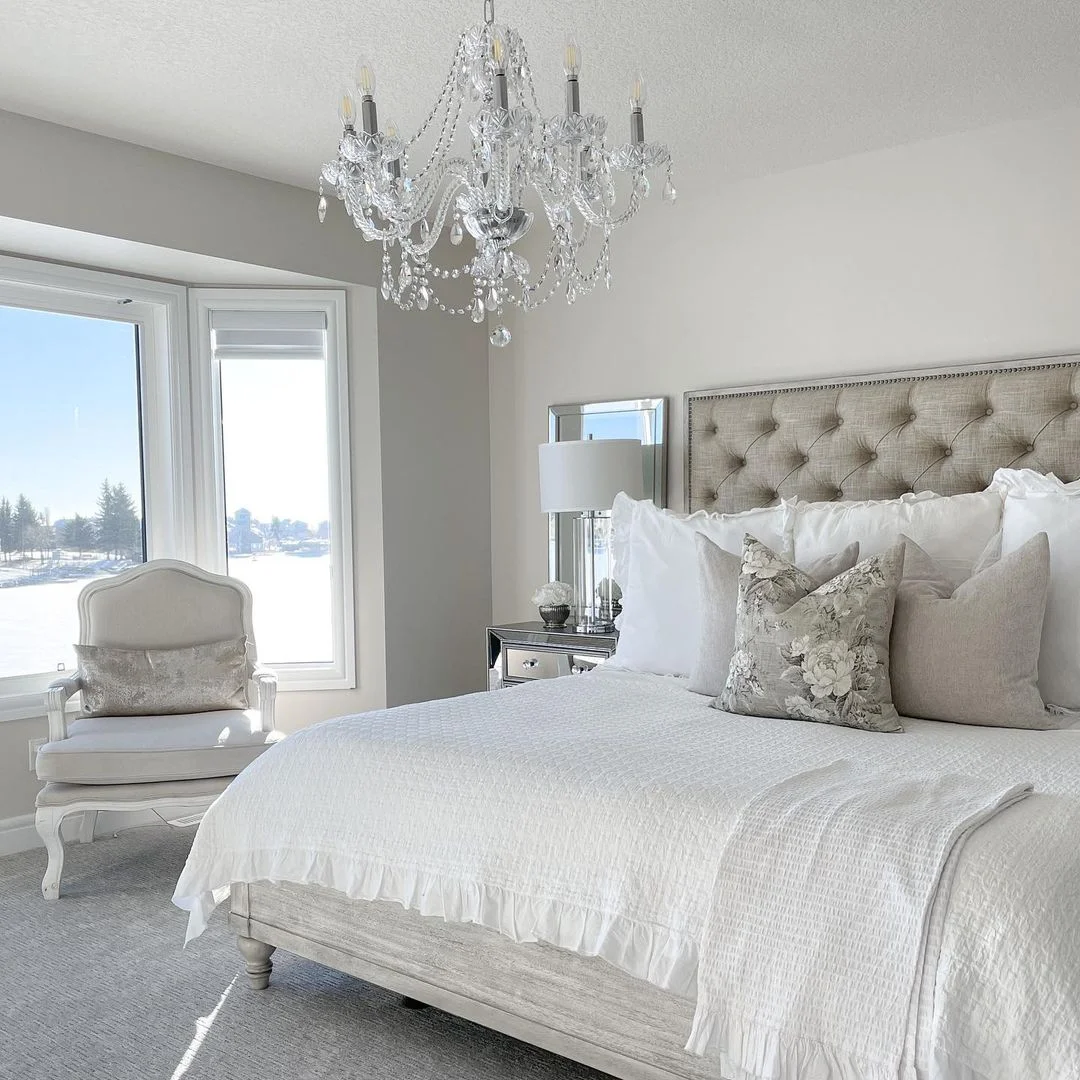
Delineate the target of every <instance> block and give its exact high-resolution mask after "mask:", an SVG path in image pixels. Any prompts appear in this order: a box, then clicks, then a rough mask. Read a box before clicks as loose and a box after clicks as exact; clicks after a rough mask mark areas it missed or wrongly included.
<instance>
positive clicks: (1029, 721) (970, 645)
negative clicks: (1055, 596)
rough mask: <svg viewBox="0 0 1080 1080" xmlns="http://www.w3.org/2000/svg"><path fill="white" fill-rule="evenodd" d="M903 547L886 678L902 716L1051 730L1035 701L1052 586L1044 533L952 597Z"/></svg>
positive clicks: (928, 566) (921, 557) (931, 565)
mask: <svg viewBox="0 0 1080 1080" xmlns="http://www.w3.org/2000/svg"><path fill="white" fill-rule="evenodd" d="M901 539H903V540H904V545H905V549H904V577H903V580H902V581H901V582H900V586H899V588H898V589H897V593H896V609H895V611H894V614H893V627H892V641H891V654H890V655H891V660H890V678H891V681H892V695H893V704H894V705H895V706H896V708H897V711H898V712H899V713H900V715H901V716H918V717H922V718H923V719H926V720H945V721H948V722H949V723H953V724H977V725H981V726H985V727H1006V728H1028V729H1045V728H1052V727H1057V726H1058V718H1057V717H1055V716H1054V715H1053V714H1052V713H1050V712H1048V711H1047V710H1046V708H1045V707H1044V705H1043V699H1042V698H1041V697H1040V695H1039V686H1038V679H1039V643H1040V640H1041V638H1042V628H1043V613H1044V612H1045V610H1046V596H1047V590H1048V589H1049V585H1050V544H1049V541H1048V540H1047V537H1046V533H1039V534H1038V535H1037V536H1034V537H1032V538H1031V539H1030V540H1028V541H1027V542H1026V543H1025V544H1024V545H1023V546H1022V547H1020V548H1018V549H1017V550H1016V551H1014V552H1011V553H1010V554H1008V555H1003V556H1002V557H1001V558H1000V559H999V560H997V561H996V562H993V563H991V564H990V565H989V566H987V567H986V568H985V569H984V570H982V571H980V572H979V573H977V574H975V575H974V576H973V577H971V578H969V579H968V580H967V581H965V582H964V583H963V584H962V585H960V586H959V588H957V589H956V590H955V591H954V590H953V589H952V587H951V584H950V583H949V581H948V577H947V575H946V573H945V571H944V570H943V569H942V568H941V567H940V566H939V565H938V564H937V563H936V562H935V561H934V560H933V559H931V558H930V556H929V555H927V553H926V552H925V551H923V549H922V548H921V547H920V546H919V545H918V544H916V543H915V542H914V541H912V540H910V539H908V538H907V537H902V538H901Z"/></svg>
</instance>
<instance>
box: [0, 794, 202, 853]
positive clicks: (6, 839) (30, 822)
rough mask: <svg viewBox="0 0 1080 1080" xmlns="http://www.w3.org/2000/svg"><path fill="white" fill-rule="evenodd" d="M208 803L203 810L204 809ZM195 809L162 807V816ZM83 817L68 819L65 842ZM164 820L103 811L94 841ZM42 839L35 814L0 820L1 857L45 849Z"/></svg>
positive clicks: (148, 814)
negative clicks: (35, 821)
mask: <svg viewBox="0 0 1080 1080" xmlns="http://www.w3.org/2000/svg"><path fill="white" fill-rule="evenodd" d="M203 806H205V803H203V804H202V806H200V807H199V809H200V810H201V809H202V807H203ZM192 809H193V808H192V807H191V805H190V804H185V803H177V804H176V805H175V806H172V805H169V806H164V807H162V813H167V814H169V815H170V816H175V817H183V816H184V815H185V814H186V813H189V812H190V811H191V810H192ZM81 816H82V815H80V814H72V815H71V817H69V818H65V820H64V824H63V826H62V827H61V828H62V834H63V837H64V840H65V841H68V842H70V841H73V840H75V839H76V836H77V833H78V829H79V819H80V817H81ZM161 824H163V821H162V819H161V817H159V816H158V814H156V813H155V812H154V811H153V810H100V811H98V816H97V821H96V822H95V824H94V838H95V839H97V838H99V837H102V836H112V835H113V834H114V833H119V832H124V831H125V830H127V829H140V828H143V827H144V826H146V825H161ZM44 846H45V845H44V844H43V843H42V842H41V837H40V836H38V833H37V829H36V828H35V827H34V815H33V814H20V815H19V816H18V817H11V818H4V819H0V856H3V855H14V854H15V853H16V852H19V851H30V850H32V849H33V848H39V847H44Z"/></svg>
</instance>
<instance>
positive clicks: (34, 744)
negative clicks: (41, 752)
mask: <svg viewBox="0 0 1080 1080" xmlns="http://www.w3.org/2000/svg"><path fill="white" fill-rule="evenodd" d="M48 741H49V740H48V739H31V740H30V771H31V772H37V752H38V747H39V746H44V745H45V744H46V743H47V742H48Z"/></svg>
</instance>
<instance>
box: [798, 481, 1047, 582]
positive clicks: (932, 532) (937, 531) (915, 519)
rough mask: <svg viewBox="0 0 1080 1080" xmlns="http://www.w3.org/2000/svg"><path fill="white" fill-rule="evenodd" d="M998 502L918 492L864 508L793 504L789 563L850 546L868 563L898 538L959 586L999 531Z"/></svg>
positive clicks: (998, 498) (980, 495)
mask: <svg viewBox="0 0 1080 1080" xmlns="http://www.w3.org/2000/svg"><path fill="white" fill-rule="evenodd" d="M1003 502H1004V497H1003V496H1002V494H1001V493H1000V492H999V491H994V490H990V489H988V490H986V491H979V492H975V493H973V494H970V495H949V496H944V497H943V496H940V495H934V494H933V493H932V492H923V493H920V494H919V495H903V496H901V497H900V498H899V499H871V500H867V501H865V502H831V503H796V504H795V505H794V506H793V508H792V509H793V511H794V520H793V532H794V546H795V562H796V563H797V564H798V565H799V566H805V565H807V564H808V563H810V562H811V561H812V560H814V559H820V558H823V557H824V556H826V555H829V554H832V553H833V552H836V551H842V550H843V549H844V548H845V547H847V546H848V544H852V543H855V542H856V541H858V543H859V549H860V558H863V559H868V558H870V557H871V556H872V555H880V554H882V553H883V552H885V551H888V550H889V548H891V547H892V546H893V544H895V543H896V540H897V537H898V536H899V535H901V534H903V535H904V536H909V537H910V538H911V539H912V540H914V541H915V543H916V544H918V545H919V546H920V547H921V548H922V549H923V550H924V551H925V552H926V553H927V554H928V555H929V556H931V558H933V559H934V560H935V561H936V562H937V563H938V564H939V566H940V567H941V569H942V570H943V571H944V572H945V573H946V574H947V575H948V577H949V580H950V581H951V582H952V583H953V585H954V586H955V585H959V584H960V583H961V582H963V581H966V580H967V579H968V578H969V577H971V574H972V572H973V570H974V567H975V564H976V562H978V560H979V558H980V556H981V555H982V554H983V553H984V551H985V550H986V546H987V544H988V543H989V542H990V541H991V540H992V539H993V537H994V534H995V533H996V532H997V531H998V529H1000V528H1001V512H1002V504H1003ZM1036 531H1038V530H1036Z"/></svg>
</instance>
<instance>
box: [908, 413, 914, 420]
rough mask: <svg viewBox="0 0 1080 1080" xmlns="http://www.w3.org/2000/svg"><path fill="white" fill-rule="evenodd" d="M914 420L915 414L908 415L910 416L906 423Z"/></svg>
mask: <svg viewBox="0 0 1080 1080" xmlns="http://www.w3.org/2000/svg"><path fill="white" fill-rule="evenodd" d="M914 419H915V414H914V413H911V414H910V415H909V416H908V421H909V422H910V421H912V420H914Z"/></svg>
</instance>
